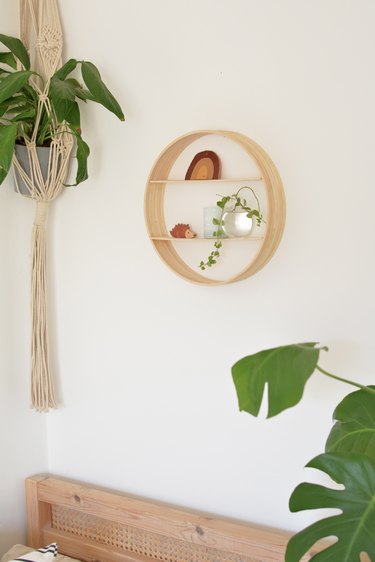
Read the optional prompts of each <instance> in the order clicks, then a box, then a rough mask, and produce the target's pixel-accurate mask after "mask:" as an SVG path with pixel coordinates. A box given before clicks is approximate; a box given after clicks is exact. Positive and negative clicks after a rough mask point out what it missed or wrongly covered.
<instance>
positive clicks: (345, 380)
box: [316, 365, 375, 394]
mask: <svg viewBox="0 0 375 562" xmlns="http://www.w3.org/2000/svg"><path fill="white" fill-rule="evenodd" d="M316 369H318V371H320V372H321V373H323V375H326V376H327V377H330V378H331V379H335V380H337V381H341V382H345V383H347V384H351V385H352V386H356V387H357V388H360V389H361V390H364V391H366V392H368V393H369V394H375V389H374V388H370V387H369V386H364V385H363V384H360V383H358V382H354V381H350V380H348V379H343V378H342V377H338V376H337V375H333V374H332V373H328V371H325V370H324V369H322V368H321V367H319V365H317V366H316Z"/></svg>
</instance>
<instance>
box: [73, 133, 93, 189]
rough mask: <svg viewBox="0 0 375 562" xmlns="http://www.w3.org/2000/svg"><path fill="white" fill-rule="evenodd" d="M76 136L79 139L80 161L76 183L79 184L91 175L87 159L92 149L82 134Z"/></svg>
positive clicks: (78, 155) (78, 158) (78, 152)
mask: <svg viewBox="0 0 375 562" xmlns="http://www.w3.org/2000/svg"><path fill="white" fill-rule="evenodd" d="M75 136H76V140H77V152H76V158H77V162H78V169H77V175H76V183H75V185H78V184H79V183H82V182H83V181H85V180H87V178H88V177H89V176H88V171H87V159H88V157H89V154H90V149H89V146H88V144H87V143H86V142H85V141H84V140H83V138H82V137H81V135H75Z"/></svg>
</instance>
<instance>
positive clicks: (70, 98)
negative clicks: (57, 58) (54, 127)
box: [49, 75, 76, 123]
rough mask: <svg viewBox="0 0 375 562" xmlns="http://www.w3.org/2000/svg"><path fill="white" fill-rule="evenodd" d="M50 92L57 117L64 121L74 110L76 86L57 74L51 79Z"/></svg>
mask: <svg viewBox="0 0 375 562" xmlns="http://www.w3.org/2000/svg"><path fill="white" fill-rule="evenodd" d="M49 94H50V98H51V101H52V104H53V108H54V110H55V113H56V117H57V119H58V121H59V122H60V123H62V122H63V121H65V120H66V118H67V115H69V113H70V112H71V111H72V106H73V105H74V103H75V97H76V94H75V88H74V86H73V84H71V83H70V82H68V81H66V80H60V78H58V77H57V76H56V75H55V76H53V77H52V79H51V84H50V89H49Z"/></svg>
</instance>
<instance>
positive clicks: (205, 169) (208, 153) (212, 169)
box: [185, 150, 220, 180]
mask: <svg viewBox="0 0 375 562" xmlns="http://www.w3.org/2000/svg"><path fill="white" fill-rule="evenodd" d="M219 177H220V160H219V157H218V155H217V154H216V153H215V152H213V151H212V150H204V151H203V152H198V154H196V155H195V156H194V158H193V160H192V162H191V164H190V166H189V168H188V171H187V172H186V176H185V179H186V180H217V179H219Z"/></svg>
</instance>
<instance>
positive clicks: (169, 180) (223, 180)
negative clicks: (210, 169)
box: [149, 176, 263, 183]
mask: <svg viewBox="0 0 375 562" xmlns="http://www.w3.org/2000/svg"><path fill="white" fill-rule="evenodd" d="M262 179H263V178H262V176H254V177H253V178H243V179H241V178H239V179H237V178H228V179H222V178H220V179H218V180H183V179H171V178H168V179H165V180H150V181H149V183H205V182H211V183H217V182H221V183H248V182H252V181H262Z"/></svg>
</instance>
